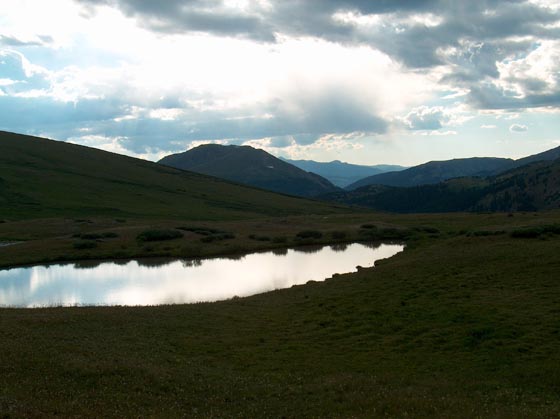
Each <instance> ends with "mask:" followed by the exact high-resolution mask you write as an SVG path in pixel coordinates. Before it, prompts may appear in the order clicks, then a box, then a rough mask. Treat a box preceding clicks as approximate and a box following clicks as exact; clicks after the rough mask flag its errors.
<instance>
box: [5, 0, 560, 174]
mask: <svg viewBox="0 0 560 419" xmlns="http://www.w3.org/2000/svg"><path fill="white" fill-rule="evenodd" d="M0 129H1V130H6V131H13V132H19V133H24V134H31V135H37V136H43V137H47V138H52V139H56V140H61V141H68V142H72V143H76V144H82V145H86V146H90V147H96V148H100V149H104V150H108V151H112V152H116V153H121V154H127V155H131V156H135V157H140V158H144V159H149V160H158V159H160V158H162V157H163V156H165V155H168V154H171V153H176V152H181V151H184V150H186V149H189V148H192V147H195V146H197V145H200V144H204V143H218V144H234V145H251V146H254V147H258V148H263V149H265V150H266V151H268V152H270V153H271V154H274V155H276V156H282V157H287V158H292V159H310V160H316V161H331V160H342V161H347V162H350V163H356V164H368V165H373V164H401V165H406V166H410V165H415V164H420V163H423V162H426V161H430V160H446V159H451V158H462V157H474V156H494V157H510V158H519V157H523V156H526V155H530V154H535V153H538V152H541V151H544V150H547V149H550V148H553V147H557V146H559V145H560V2H558V1H557V0H526V1H525V0H519V1H517V0H480V1H472V2H471V1H462V0H456V1H452V0H447V1H446V0H416V1H410V0H377V1H369V0H182V1H180V0H166V1H149V0H50V1H48V2H47V1H44V0H2V1H1V2H0Z"/></svg>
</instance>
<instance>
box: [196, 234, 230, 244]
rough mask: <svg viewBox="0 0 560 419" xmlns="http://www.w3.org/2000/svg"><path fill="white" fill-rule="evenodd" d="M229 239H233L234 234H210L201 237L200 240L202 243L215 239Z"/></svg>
mask: <svg viewBox="0 0 560 419" xmlns="http://www.w3.org/2000/svg"><path fill="white" fill-rule="evenodd" d="M229 239H235V234H233V233H217V234H210V235H208V236H204V237H201V238H200V241H201V242H202V243H212V242H215V241H221V240H229Z"/></svg>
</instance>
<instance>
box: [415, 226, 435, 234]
mask: <svg viewBox="0 0 560 419" xmlns="http://www.w3.org/2000/svg"><path fill="white" fill-rule="evenodd" d="M414 230H416V231H420V232H423V233H429V234H438V233H439V230H438V229H437V228H435V227H430V226H420V227H415V228H414Z"/></svg>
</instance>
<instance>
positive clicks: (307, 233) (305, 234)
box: [296, 230, 323, 239]
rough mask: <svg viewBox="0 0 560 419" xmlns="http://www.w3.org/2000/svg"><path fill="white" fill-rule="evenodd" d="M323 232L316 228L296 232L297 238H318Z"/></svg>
mask: <svg viewBox="0 0 560 419" xmlns="http://www.w3.org/2000/svg"><path fill="white" fill-rule="evenodd" d="M321 237H323V233H321V232H320V231H317V230H303V231H300V232H299V233H297V234H296V238H298V239H320V238H321Z"/></svg>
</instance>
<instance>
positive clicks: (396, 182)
mask: <svg viewBox="0 0 560 419" xmlns="http://www.w3.org/2000/svg"><path fill="white" fill-rule="evenodd" d="M557 158H560V147H556V148H553V149H551V150H548V151H545V152H543V153H539V154H535V155H532V156H529V157H525V158H522V159H517V160H512V159H502V158H495V157H473V158H467V159H453V160H445V161H431V162H428V163H424V164H421V165H418V166H414V167H410V168H408V169H405V170H402V171H399V172H388V173H381V174H377V175H373V176H369V177H366V178H364V179H361V180H359V181H357V182H354V183H353V184H351V185H348V186H347V187H346V189H347V190H354V189H358V188H361V187H363V186H368V185H385V186H400V187H408V186H417V185H429V184H436V183H439V182H443V181H445V180H448V179H452V178H456V177H464V176H478V177H485V176H492V175H497V174H498V173H501V172H504V171H506V170H510V169H514V168H516V167H521V166H523V165H526V164H528V163H532V162H536V161H542V160H554V159H557Z"/></svg>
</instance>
